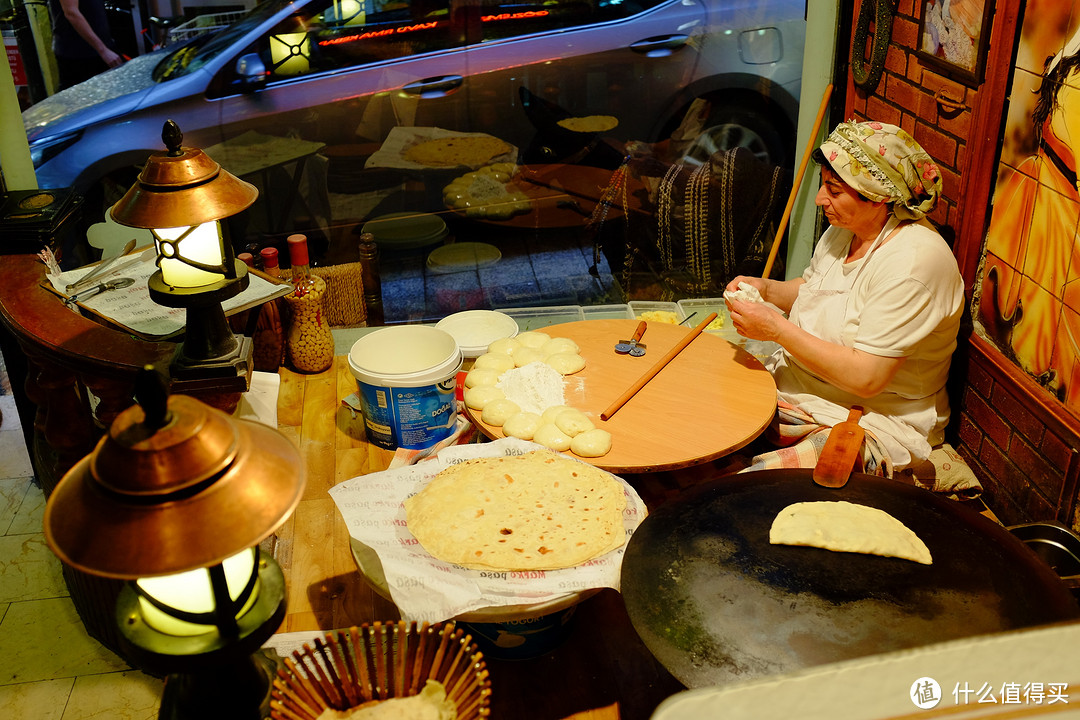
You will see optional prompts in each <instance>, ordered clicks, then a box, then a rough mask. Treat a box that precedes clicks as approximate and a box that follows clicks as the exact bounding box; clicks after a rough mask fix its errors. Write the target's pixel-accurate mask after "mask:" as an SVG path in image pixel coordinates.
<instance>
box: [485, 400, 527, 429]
mask: <svg viewBox="0 0 1080 720" xmlns="http://www.w3.org/2000/svg"><path fill="white" fill-rule="evenodd" d="M519 412H521V407H520V406H519V405H518V404H517V403H516V402H514V401H513V400H507V399H506V398H502V399H501V400H492V401H491V402H489V403H488V404H487V405H485V406H484V409H483V411H481V413H480V419H481V420H483V421H484V422H486V423H487V424H488V425H494V426H495V427H502V424H503V423H505V422H506V421H507V420H509V419H510V417H511V416H513V415H516V414H518V413H519Z"/></svg>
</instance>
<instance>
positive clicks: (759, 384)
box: [466, 320, 776, 473]
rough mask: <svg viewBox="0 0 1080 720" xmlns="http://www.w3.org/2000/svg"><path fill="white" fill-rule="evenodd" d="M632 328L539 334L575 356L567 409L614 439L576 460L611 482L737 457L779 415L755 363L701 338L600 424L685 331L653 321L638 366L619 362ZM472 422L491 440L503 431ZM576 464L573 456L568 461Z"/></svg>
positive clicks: (604, 324)
mask: <svg viewBox="0 0 1080 720" xmlns="http://www.w3.org/2000/svg"><path fill="white" fill-rule="evenodd" d="M637 324H638V321H637V320H585V321H581V322H571V323H563V324H560V325H552V326H549V327H546V328H543V330H542V331H541V332H544V333H547V334H548V335H550V336H552V337H565V338H570V339H571V340H573V341H574V342H576V343H577V344H578V346H579V347H580V348H581V356H582V357H583V358H585V369H584V370H581V371H580V372H578V373H575V374H574V375H568V376H566V378H565V390H564V395H565V398H566V404H567V405H569V406H571V407H574V408H577V409H579V410H582V411H584V412H585V414H586V415H588V416H589V418H590V419H591V420H592V421H593V423H594V424H595V425H596V427H599V428H603V429H604V430H607V431H608V432H610V433H611V435H612V443H611V451H610V452H609V453H608V454H607V455H604V456H602V457H598V458H582V459H583V460H586V461H588V462H589V463H591V464H593V465H595V466H596V467H599V468H602V469H604V470H607V471H609V472H614V473H639V472H652V471H658V470H676V469H678V468H683V467H689V466H692V465H698V464H701V463H705V462H709V461H712V460H716V459H718V458H721V457H723V456H724V455H727V454H728V453H730V452H732V451H734V450H738V449H739V448H741V447H743V446H744V445H746V444H747V443H749V442H750V441H751V440H753V439H754V438H756V437H757V436H758V435H759V434H761V432H762V431H763V430H764V429H765V428H766V426H768V424H769V421H770V420H772V417H773V413H775V412H776V384H775V383H774V382H773V379H772V376H771V375H770V374H769V373H768V371H767V370H765V368H764V367H763V366H762V364H761V363H760V362H759V361H758V360H757V359H756V358H755V357H754V356H753V355H751V354H749V353H747V352H746V351H745V350H742V349H740V348H738V347H736V346H734V345H732V344H731V343H729V342H727V341H726V340H722V339H721V338H719V337H716V336H714V335H710V334H709V333H705V332H703V333H701V334H700V335H699V336H698V337H697V338H695V339H694V341H693V342H691V343H690V344H689V345H688V346H687V347H686V348H685V349H684V350H683V351H682V352H681V353H679V354H678V355H676V356H675V358H673V359H672V360H671V362H670V363H668V365H667V366H666V367H665V368H664V369H663V370H661V371H660V372H659V373H658V374H657V375H656V376H655V377H654V378H653V379H652V380H650V381H649V382H648V383H647V384H646V385H645V387H643V388H642V389H641V390H639V391H638V393H637V394H636V395H634V397H632V398H631V399H630V400H629V401H628V402H627V403H626V404H625V405H623V406H622V407H621V408H620V409H619V410H618V411H617V412H616V413H615V414H614V415H613V416H612V417H611V418H610V419H608V420H607V421H601V420H600V413H602V412H603V411H604V410H606V409H607V408H608V406H609V405H611V403H612V402H613V401H614V400H615V399H617V398H618V397H619V396H620V395H621V394H622V393H623V391H625V390H626V389H627V388H629V387H631V386H632V385H633V384H634V383H635V382H636V381H637V380H638V379H639V378H640V377H641V376H642V375H644V374H645V373H646V372H647V371H649V370H650V369H651V368H652V367H653V365H654V364H655V363H657V362H658V361H659V360H660V359H661V358H662V357H663V356H664V355H665V354H666V353H667V351H668V350H670V349H671V348H673V347H674V346H675V345H676V344H678V342H679V341H680V340H681V339H682V338H683V337H685V336H686V334H687V333H689V332H691V331H692V328H688V327H684V326H678V325H670V324H666V323H656V322H650V323H649V325H648V328H647V330H646V331H645V335H644V337H642V340H641V342H642V344H644V345H645V348H646V353H645V355H643V356H641V357H631V356H630V355H619V354H617V353H616V352H615V344H616V343H618V342H619V341H626V340H629V339H630V337H631V336H632V335H633V334H634V330H635V329H636V328H637ZM466 412H467V414H468V416H469V419H470V420H472V421H473V422H474V423H476V425H477V426H478V427H479V428H480V429H481V430H482V431H483V433H484V434H485V435H487V436H488V437H490V438H500V437H502V436H503V434H502V428H500V427H495V426H492V425H488V424H486V423H484V422H483V421H482V420H481V419H480V413H479V412H477V411H474V410H472V409H468V408H467V409H466ZM575 457H576V456H575Z"/></svg>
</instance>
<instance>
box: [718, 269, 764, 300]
mask: <svg viewBox="0 0 1080 720" xmlns="http://www.w3.org/2000/svg"><path fill="white" fill-rule="evenodd" d="M768 282H769V281H768V280H766V279H764V278H759V277H754V276H752V275H739V276H738V277H736V278H734V279H733V280H732V281H731V282H729V283H728V284H727V287H725V288H724V292H735V291H736V290H738V289H739V284H740V283H746V284H747V285H750V286H752V287H754V288H756V289H757V291H758V292H759V293H761V297H762V299H765V300H768V298H767V297H765V288H766V286H767V285H768Z"/></svg>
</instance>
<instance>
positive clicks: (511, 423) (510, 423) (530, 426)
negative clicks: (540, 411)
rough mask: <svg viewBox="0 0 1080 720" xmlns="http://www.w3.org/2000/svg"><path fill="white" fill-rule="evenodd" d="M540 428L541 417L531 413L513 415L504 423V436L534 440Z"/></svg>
mask: <svg viewBox="0 0 1080 720" xmlns="http://www.w3.org/2000/svg"><path fill="white" fill-rule="evenodd" d="M539 427H540V416H539V415H537V414H536V413H531V412H519V413H515V414H514V415H511V416H510V417H508V418H507V419H506V422H504V423H503V426H502V429H503V435H509V436H510V437H516V438H521V439H522V440H532V439H533V436H534V435H535V434H536V430H537V428H539Z"/></svg>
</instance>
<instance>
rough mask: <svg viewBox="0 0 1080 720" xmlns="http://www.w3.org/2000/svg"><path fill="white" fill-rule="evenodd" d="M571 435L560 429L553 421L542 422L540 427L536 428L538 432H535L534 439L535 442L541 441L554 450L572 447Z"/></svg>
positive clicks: (540, 442)
mask: <svg viewBox="0 0 1080 720" xmlns="http://www.w3.org/2000/svg"><path fill="white" fill-rule="evenodd" d="M571 439H572V438H571V437H570V436H569V435H567V434H566V433H564V432H563V431H562V430H560V429H559V426H558V425H556V424H555V423H553V422H546V423H541V424H540V427H538V428H536V432H535V433H533V436H532V440H533V442H534V443H539V444H541V445H543V446H544V447H546V448H551V449H552V450H558V451H560V452H562V451H563V450H569V449H570V441H571Z"/></svg>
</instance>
